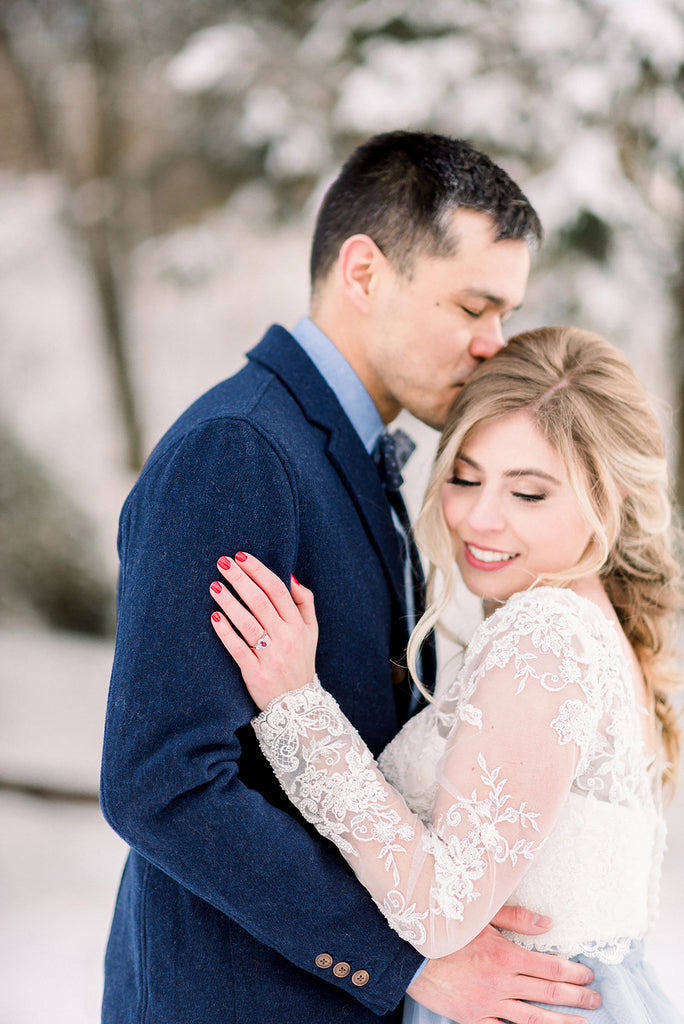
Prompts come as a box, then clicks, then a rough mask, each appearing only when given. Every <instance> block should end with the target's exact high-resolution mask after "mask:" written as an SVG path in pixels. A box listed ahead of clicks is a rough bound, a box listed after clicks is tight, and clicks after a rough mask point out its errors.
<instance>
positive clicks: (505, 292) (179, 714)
mask: <svg viewBox="0 0 684 1024" xmlns="http://www.w3.org/2000/svg"><path fill="white" fill-rule="evenodd" d="M539 235H540V228H539V223H538V220H537V217H536V214H535V213H534V211H533V210H532V208H531V207H530V205H529V203H528V202H527V200H526V199H525V197H524V196H523V195H522V193H521V192H520V190H519V189H518V188H517V186H516V185H514V183H513V182H511V181H510V179H509V178H508V177H507V175H506V174H505V173H504V172H503V171H501V170H500V169H499V168H497V167H495V166H494V165H493V164H492V163H491V162H490V161H489V160H488V159H487V158H486V157H484V156H482V155H481V154H479V153H476V152H475V151H473V150H472V149H471V148H470V147H469V146H467V145H466V144H464V143H461V142H455V141H453V140H449V139H446V138H444V137H441V136H436V135H423V134H420V133H393V134H389V135H384V136H379V137H376V138H374V139H371V140H370V141H369V142H368V143H366V144H365V145H364V146H362V147H360V148H359V149H358V150H357V151H356V152H355V153H354V154H353V155H352V156H351V157H350V159H349V161H348V162H347V164H346V165H345V167H344V168H343V170H342V172H341V174H340V176H339V177H338V179H337V180H336V182H335V183H334V184H333V186H332V187H331V189H330V190H329V192H328V194H327V196H326V198H325V200H324V203H323V206H322V209H321V213H320V215H319V219H318V224H317V227H316V232H315V236H314V241H313V247H312V260H311V276H312V304H311V318H310V319H308V318H305V319H304V320H303V321H301V322H300V323H299V324H298V325H297V327H296V328H295V331H294V332H293V333H294V336H292V335H291V334H289V333H288V332H286V331H285V330H283V329H282V328H280V327H273V328H271V329H270V331H269V332H268V333H267V334H266V336H265V337H264V339H263V340H262V341H261V343H260V344H259V345H258V346H257V347H256V348H255V349H254V350H253V351H252V352H250V353H249V356H248V364H247V366H246V367H245V368H244V369H243V370H241V371H240V372H239V373H238V374H236V376H235V377H233V378H231V379H230V380H228V381H225V382H224V383H223V384H220V385H218V386H217V387H216V388H214V389H213V390H212V391H210V392H209V393H208V394H207V395H205V396H204V397H203V398H201V399H200V400H199V401H198V402H196V403H195V404H194V405H193V406H192V407H191V408H190V409H189V410H187V411H186V413H184V414H183V416H181V418H180V419H179V420H178V422H177V423H176V424H174V426H173V427H172V428H171V429H170V431H169V432H168V434H167V435H166V436H165V438H163V440H162V441H161V442H160V444H159V445H158V446H157V449H156V450H155V452H154V453H153V454H152V456H151V457H150V459H149V461H148V463H147V465H146V467H145V469H144V471H143V473H142V474H141V477H140V479H139V481H138V483H137V484H136V487H135V488H134V490H133V492H132V493H131V495H130V497H129V499H128V501H127V502H126V505H125V506H124V510H123V513H122V518H121V530H120V538H119V547H120V556H121V576H120V587H119V630H118V636H117V647H116V655H115V661H114V667H113V672H112V684H111V692H110V700H109V706H108V714H107V726H106V733H105V745H104V760H103V775H102V806H103V810H104V813H105V815H106V817H107V818H108V820H109V821H110V823H111V824H112V826H113V827H114V828H115V829H116V830H117V831H118V832H119V833H120V834H121V835H122V836H123V838H124V839H125V840H126V841H127V842H128V843H129V845H130V846H131V848H132V852H131V855H130V857H129V860H128V863H127V865H126V869H125V872H124V877H123V881H122V886H121V890H120V893H119V898H118V902H117V907H116V911H115V916H114V921H113V925H112V933H111V937H110V942H109V946H108V952H107V962H106V985H105V998H104V1009H103V1020H104V1021H105V1022H106V1024H123V1022H128V1024H132V1022H136V1024H143V1022H144V1024H162V1022H163V1024H176V1022H177V1024H181V1022H182V1024H190V1022H193V1024H195V1022H196V1024H233V1022H234V1024H238V1022H240V1024H243V1022H244V1024H256V1022H264V1024H266V1022H269V1021H273V1022H276V1021H277V1022H278V1024H335V1022H338V1021H339V1022H342V1021H353V1022H355V1024H363V1022H369V1024H370V1022H371V1021H377V1020H378V1019H381V1020H385V1021H388V1022H389V1021H391V1020H396V1019H398V1015H399V1010H398V1007H399V1005H400V1002H401V999H402V996H403V994H404V993H405V992H406V991H407V989H408V990H410V992H411V994H412V995H413V996H414V997H415V998H416V999H417V1000H418V1001H419V1002H422V1003H424V1004H425V1005H426V1006H428V1007H431V1008H432V1009H435V1010H437V1011H439V1012H442V1013H444V1014H445V1015H447V1016H449V1017H452V1018H453V1019H456V1020H459V1021H462V1022H463V1024H468V1022H470V1021H487V1020H491V1019H495V1018H497V1017H505V1018H507V1019H509V1020H511V1021H514V1022H519V1024H526V1022H529V1021H531V1020H532V1013H533V1012H534V1011H532V1010H531V1008H530V1007H529V1006H527V1005H526V1004H524V1003H522V1002H520V1000H522V999H537V1000H540V1001H542V1000H543V1001H546V1002H554V1001H555V1002H556V1003H561V1004H562V1003H566V1004H569V1005H573V1006H574V1005H577V1006H589V1005H592V1002H591V1001H592V1000H593V999H594V998H595V997H594V995H593V993H591V992H590V991H589V990H585V989H583V988H581V987H580V986H581V985H583V984H585V983H586V982H587V981H589V980H590V978H589V977H588V972H586V970H585V969H584V968H583V967H580V966H578V965H576V964H574V965H571V964H567V963H565V962H564V961H560V960H556V959H555V958H553V957H545V956H541V955H538V954H530V953H529V952H526V951H523V950H522V949H520V948H519V947H516V946H514V945H512V944H510V943H508V942H506V940H504V939H503V937H502V936H501V935H500V934H499V933H498V932H497V931H496V930H495V929H494V928H492V927H489V928H487V929H485V931H484V932H482V933H481V935H480V936H479V937H478V939H477V940H475V942H474V943H471V945H470V946H469V947H466V949H465V950H463V951H461V952H459V953H457V954H454V955H453V956H451V957H447V958H444V959H443V960H439V961H430V962H428V963H427V964H426V965H423V964H422V962H421V958H420V957H419V956H418V954H417V953H416V952H415V950H413V949H412V947H410V946H409V945H407V944H406V943H404V942H402V941H401V940H400V939H399V938H398V936H397V935H396V934H395V933H394V932H392V931H391V930H390V929H389V927H388V926H387V924H386V922H385V921H384V919H383V918H382V916H381V915H380V913H379V911H378V910H377V909H376V908H375V906H374V905H373V904H372V902H371V900H370V899H369V897H368V895H367V894H366V893H365V891H364V890H363V889H362V888H361V887H360V886H359V885H358V883H357V882H356V880H355V879H354V878H353V877H352V876H351V875H350V874H349V872H348V871H347V869H346V867H345V866H344V865H343V864H342V862H341V860H340V859H339V858H338V856H337V854H336V852H335V851H334V850H333V849H332V848H329V847H328V845H327V844H326V843H324V842H322V841H321V840H320V839H319V838H318V836H316V835H312V833H311V830H310V829H309V827H308V826H307V825H306V824H305V823H304V822H303V821H302V819H301V818H299V817H297V816H296V813H295V812H294V811H293V809H292V808H291V807H290V805H289V803H288V802H287V801H286V800H285V798H284V797H283V795H282V794H281V793H280V791H279V789H278V786H277V784H276V783H275V781H274V779H273V776H272V774H271V772H270V769H269V767H268V766H267V765H266V763H265V762H264V761H263V759H262V758H261V755H260V753H259V751H258V749H257V747H256V743H255V740H254V737H253V734H252V731H251V728H250V725H249V722H250V719H251V717H252V716H253V714H254V706H253V705H252V704H251V702H250V700H249V698H248V696H247V694H246V692H245V689H244V687H243V685H242V683H241V680H240V675H239V673H238V672H237V670H236V668H235V666H234V665H232V664H231V663H230V662H229V659H228V658H227V657H226V655H225V652H224V651H223V649H222V648H221V646H220V644H219V642H218V641H217V639H216V637H215V636H214V635H213V633H212V631H211V626H210V623H209V616H210V613H211V610H212V605H211V601H210V599H209V594H208V587H209V584H210V582H211V580H212V579H213V578H215V575H216V570H215V568H214V563H215V561H216V558H217V557H218V556H219V555H221V554H223V553H226V554H233V553H234V552H236V551H239V550H240V549H243V550H247V551H250V552H252V553H254V554H256V555H257V556H258V557H259V558H261V559H263V560H264V561H265V562H266V563H267V564H268V565H270V566H271V567H272V568H273V569H274V570H275V571H277V572H278V573H279V574H280V575H281V576H282V578H284V579H288V578H289V576H290V574H294V575H295V577H296V578H298V579H301V580H302V582H304V583H306V585H307V586H309V587H311V588H312V589H313V591H314V592H315V594H316V602H317V613H318V619H319V623H320V642H319V648H318V671H319V674H320V676H321V678H322V679H323V680H324V681H325V685H326V687H327V688H328V689H329V690H330V691H331V692H332V693H333V694H334V695H335V697H336V698H337V700H338V701H339V703H340V704H341V706H342V708H343V710H344V711H345V712H346V714H347V715H348V716H349V717H350V718H351V720H352V721H353V722H354V723H355V724H356V726H357V727H358V729H359V731H360V732H361V734H362V736H363V737H364V739H365V740H366V742H367V743H368V744H369V746H370V747H371V749H372V750H374V751H376V752H377V751H379V750H380V749H381V748H382V747H383V746H384V745H385V744H386V743H387V741H388V740H389V739H390V738H391V737H392V736H393V735H394V734H395V733H396V731H397V729H398V728H399V726H400V724H401V720H402V718H403V717H404V716H405V713H406V712H405V708H406V697H407V693H406V679H405V672H403V673H402V671H401V670H397V665H398V663H399V662H400V661H401V658H402V654H403V649H404V647H405V644H406V639H407V629H406V613H407V602H408V603H409V604H410V600H411V599H410V595H409V593H408V591H409V590H410V588H407V586H406V582H405V579H406V577H405V566H404V564H403V562H402V556H401V548H400V545H399V543H398V542H397V529H396V527H397V524H396V522H395V521H393V518H392V513H391V510H390V506H389V504H388V501H387V498H386V496H385V492H384V491H383V486H382V484H381V482H380V477H379V475H378V472H377V470H376V466H375V464H374V461H373V458H372V453H373V451H374V449H375V446H376V443H377V441H378V438H379V436H380V435H381V434H382V433H383V427H384V424H387V423H389V422H390V421H391V420H392V419H393V418H394V417H395V416H396V415H397V413H398V412H399V410H400V409H401V408H406V409H408V410H409V411H410V412H412V413H414V414H415V415H416V416H418V417H420V418H421V419H422V420H424V421H425V422H426V423H429V424H431V425H432V426H434V427H439V426H440V425H441V423H442V422H443V420H444V417H445V415H446V411H447V409H448V407H449V405H450V404H451V402H452V400H453V398H454V395H455V394H456V392H457V389H458V388H459V386H460V385H461V384H462V382H463V381H464V380H465V378H466V377H467V376H468V374H469V373H470V372H471V370H472V369H473V368H474V367H475V366H476V365H477V363H478V362H479V361H480V360H481V359H484V358H487V357H488V356H490V355H492V354H493V353H494V352H495V351H497V349H498V348H499V347H500V346H501V345H502V344H503V342H502V333H501V324H502V321H503V319H504V318H505V317H506V316H507V315H508V314H509V313H510V312H511V311H512V310H513V309H515V308H516V307H517V306H518V305H519V304H520V303H521V302H522V299H523V294H524V290H525V285H526V280H527V274H528V269H529V249H528V242H530V241H535V240H538V238H539ZM352 556H353V557H352ZM393 667H394V670H393ZM496 922H497V924H499V925H500V926H502V927H503V926H507V927H514V928H515V927H518V930H523V931H528V932H535V931H541V930H543V929H544V927H545V924H544V922H543V921H542V922H537V921H536V920H535V919H534V917H533V915H531V914H525V913H522V912H519V913H517V914H516V912H515V911H512V910H507V911H504V912H501V914H500V915H499V916H498V917H497V919H496ZM534 1020H535V1021H539V1022H546V1024H570V1022H571V1021H575V1022H576V1021H577V1018H575V1017H567V1016H561V1015H559V1014H554V1013H550V1012H544V1011H542V1012H541V1013H539V1014H538V1015H537V1016H536V1017H534Z"/></svg>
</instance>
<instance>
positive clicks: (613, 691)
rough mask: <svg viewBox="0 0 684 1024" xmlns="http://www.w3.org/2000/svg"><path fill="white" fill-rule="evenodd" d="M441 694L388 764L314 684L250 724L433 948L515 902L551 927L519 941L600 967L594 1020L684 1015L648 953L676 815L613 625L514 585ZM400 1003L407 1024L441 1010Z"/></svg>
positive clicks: (391, 906)
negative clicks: (662, 788)
mask: <svg viewBox="0 0 684 1024" xmlns="http://www.w3.org/2000/svg"><path fill="white" fill-rule="evenodd" d="M437 696H438V699H437V703H435V704H431V705H429V706H428V707H427V708H425V709H424V710H423V711H421V712H420V713H419V714H418V715H416V716H415V717H414V718H412V719H411V720H410V721H409V722H408V723H407V724H406V725H405V726H404V728H403V729H402V730H401V732H400V733H399V734H398V736H397V737H396V738H395V739H394V740H393V741H392V743H390V744H389V746H388V747H387V748H386V749H385V751H384V752H383V754H382V755H381V757H380V759H379V767H378V765H376V763H375V762H374V760H373V758H372V756H371V754H370V752H369V751H368V749H367V747H366V746H365V744H364V743H363V741H362V740H361V739H360V737H359V735H358V733H357V732H356V731H355V729H354V728H353V727H352V726H351V724H350V723H349V722H348V721H347V719H346V718H345V717H344V715H343V714H342V713H341V711H340V709H339V707H338V705H337V704H336V702H335V701H334V699H333V698H332V697H331V696H330V695H329V694H328V693H327V692H326V691H325V690H323V689H322V688H321V687H320V685H319V684H318V681H315V682H314V683H313V684H311V685H309V686H305V687H302V688H300V689H298V690H293V691H290V692H289V693H287V694H285V695H284V696H282V697H280V698H278V699H277V700H275V701H273V702H272V703H271V704H270V705H269V707H268V708H267V709H266V710H265V711H264V712H263V713H262V714H261V715H260V716H259V717H258V718H257V719H255V722H254V728H255V730H256V733H257V736H258V738H259V742H260V744H261V747H262V749H263V751H264V753H265V755H266V756H267V757H268V759H269V761H270V762H271V764H272V766H273V769H274V771H275V772H276V774H277V776H278V778H279V780H280V782H281V784H282V786H283V788H284V790H285V792H286V793H287V795H288V797H289V798H290V800H291V801H292V802H293V803H294V804H295V805H296V806H297V807H298V808H299V810H300V811H301V813H302V814H303V815H304V817H305V818H307V819H308V820H309V821H311V822H313V824H314V825H315V826H316V828H317V829H318V830H319V832H320V833H321V835H323V836H325V837H327V838H328V839H330V840H332V842H334V843H335V845H336V846H337V847H338V848H339V850H340V851H341V853H342V854H343V856H344V857H345V858H346V860H347V861H348V862H349V864H350V865H351V867H352V868H353V870H354V871H355V873H356V874H357V876H358V878H359V879H360V881H361V882H362V883H363V885H364V886H365V887H366V888H367V889H368V891H369V892H370V894H371V895H372V897H373V899H374V900H375V902H376V903H377V905H378V906H379V908H380V909H381V910H382V912H383V914H384V915H385V916H386V918H387V920H388V921H389V923H390V924H391V926H392V927H393V928H394V929H395V930H396V931H397V932H398V933H399V934H400V935H401V936H403V937H404V938H405V939H406V940H407V941H409V942H411V943H412V944H413V945H414V946H415V947H416V948H417V949H418V950H419V951H420V952H422V953H424V954H425V956H428V957H440V956H444V955H446V954H448V953H450V952H452V951H454V950H456V949H458V948H460V947H461V946H464V945H465V944H466V943H468V942H469V941H470V940H471V939H472V938H474V937H475V936H476V935H477V934H478V932H479V931H480V930H481V929H482V928H483V927H484V926H485V925H486V924H487V923H488V922H489V921H490V920H491V918H492V917H493V916H494V914H495V913H496V911H497V910H498V909H499V907H500V906H501V905H502V904H503V903H505V902H509V903H518V904H521V905H523V906H527V907H529V908H531V909H533V910H538V911H539V912H542V913H545V914H548V915H550V916H551V917H552V918H553V920H554V927H553V929H552V930H551V931H550V932H548V933H547V934H546V935H543V936H536V937H534V938H531V937H527V936H511V937H512V938H515V940H516V941H517V942H519V943H521V944H522V945H526V946H529V947H531V948H534V949H538V950H543V951H549V952H555V953H558V954H561V955H563V956H565V957H577V958H579V959H582V960H585V961H586V962H588V963H590V965H591V966H592V969H594V970H595V973H596V974H597V979H598V985H597V986H595V987H598V988H599V990H601V991H602V995H603V1000H604V1005H603V1007H602V1009H601V1010H600V1011H591V1012H589V1013H588V1015H587V1011H585V1016H587V1019H589V1020H591V1021H592V1022H594V1021H595V1022H596V1024H599V1022H601V1024H603V1022H606V1024H613V1022H614V1024H631V1022H638V1024H642V1022H643V1024H656V1022H657V1024H661V1022H662V1024H673V1022H675V1021H679V1020H680V1018H679V1016H678V1014H677V1012H676V1010H674V1008H673V1007H672V1006H671V1005H670V1004H668V1003H667V1001H666V1000H664V997H663V996H662V994H661V993H660V992H659V991H658V989H657V986H656V985H655V983H654V982H653V979H652V977H651V976H650V974H649V973H648V972H647V970H646V969H645V968H644V965H643V963H642V962H641V958H640V946H639V944H640V941H641V939H642V938H643V936H644V934H645V933H646V931H647V930H648V928H649V925H650V924H651V923H652V921H653V918H654V915H655V910H656V903H657V891H658V885H659V877H660V868H661V861H662V854H663V849H664V822H663V817H662V813H661V810H660V799H659V784H658V772H657V771H656V769H655V766H654V765H653V763H652V759H649V758H648V757H647V756H646V753H645V744H644V740H643V730H642V716H641V714H640V712H639V710H638V708H637V704H636V699H635V691H634V684H633V680H632V674H631V670H630V666H629V664H628V662H627V659H626V657H625V655H624V654H623V650H622V647H621V645H620V641H619V638H618V634H617V631H616V630H615V628H614V626H613V625H612V624H611V623H610V622H609V621H608V620H607V619H606V618H605V616H604V615H603V613H602V612H601V611H600V609H599V608H598V607H597V606H596V605H595V604H594V603H593V602H591V601H588V600H587V599H585V598H582V597H580V596H578V595H577V594H575V593H574V592H573V591H569V590H562V589H557V588H551V587H542V588H538V589H535V590H532V591H526V592H524V593H520V594H516V595H514V596H513V597H512V598H511V599H510V600H509V601H508V602H507V603H506V604H505V605H504V606H503V607H502V608H500V609H499V610H498V611H497V612H495V613H494V614H493V615H492V616H491V617H490V618H488V619H486V620H485V621H484V622H483V623H482V624H481V625H480V627H479V628H478V629H477V631H476V632H475V635H474V637H473V639H472V641H471V643H470V644H469V646H468V648H467V651H466V652H465V657H464V661H463V666H462V669H461V671H460V673H459V675H458V678H457V679H456V680H455V681H454V682H453V683H452V684H451V685H450V686H448V687H447V689H446V690H445V692H443V693H440V694H438V695H437ZM381 772H382V773H384V774H381ZM390 783H391V785H390ZM623 975H624V978H623ZM606 979H607V980H606ZM625 986H626V988H625ZM406 1002H407V1007H406V1010H405V1017H404V1019H405V1022H407V1021H410V1022H411V1024H418V1022H419V1024H428V1022H430V1024H437V1022H438V1021H441V1020H443V1019H444V1018H440V1017H439V1016H438V1015H435V1014H432V1013H431V1012H429V1011H426V1010H425V1009H424V1008H423V1007H419V1006H418V1004H415V1003H413V1002H412V1001H411V1000H409V999H407V1001H406ZM553 1009H558V1008H557V1007H553Z"/></svg>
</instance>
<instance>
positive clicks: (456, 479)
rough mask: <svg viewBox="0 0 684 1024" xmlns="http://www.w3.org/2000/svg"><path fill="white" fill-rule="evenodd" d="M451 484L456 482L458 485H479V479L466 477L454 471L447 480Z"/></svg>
mask: <svg viewBox="0 0 684 1024" xmlns="http://www.w3.org/2000/svg"><path fill="white" fill-rule="evenodd" d="M447 482H448V483H450V484H454V485H455V486H456V487H479V486H480V481H479V480H468V479H467V478H466V477H463V476H458V475H457V474H456V473H454V474H453V475H452V476H451V477H450V478H449V480H448V481H447Z"/></svg>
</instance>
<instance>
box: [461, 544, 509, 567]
mask: <svg viewBox="0 0 684 1024" xmlns="http://www.w3.org/2000/svg"><path fill="white" fill-rule="evenodd" d="M465 549H466V552H467V553H468V554H469V555H470V558H471V560H474V561H477V562H484V563H485V564H486V565H502V564H503V563H505V562H511V561H512V560H513V559H514V558H517V557H518V556H517V555H516V554H513V555H512V554H509V553H507V552H505V551H487V550H486V549H485V548H477V547H475V545H474V544H467V543H466V545H465Z"/></svg>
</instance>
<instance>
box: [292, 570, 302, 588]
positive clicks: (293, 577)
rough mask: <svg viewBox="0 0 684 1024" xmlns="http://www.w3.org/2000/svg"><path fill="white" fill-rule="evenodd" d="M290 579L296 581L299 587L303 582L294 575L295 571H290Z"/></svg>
mask: <svg viewBox="0 0 684 1024" xmlns="http://www.w3.org/2000/svg"><path fill="white" fill-rule="evenodd" d="M290 579H291V580H292V582H293V583H296V584H297V586H298V587H301V583H300V582H299V580H298V579H297V577H296V576H295V575H294V573H290Z"/></svg>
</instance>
